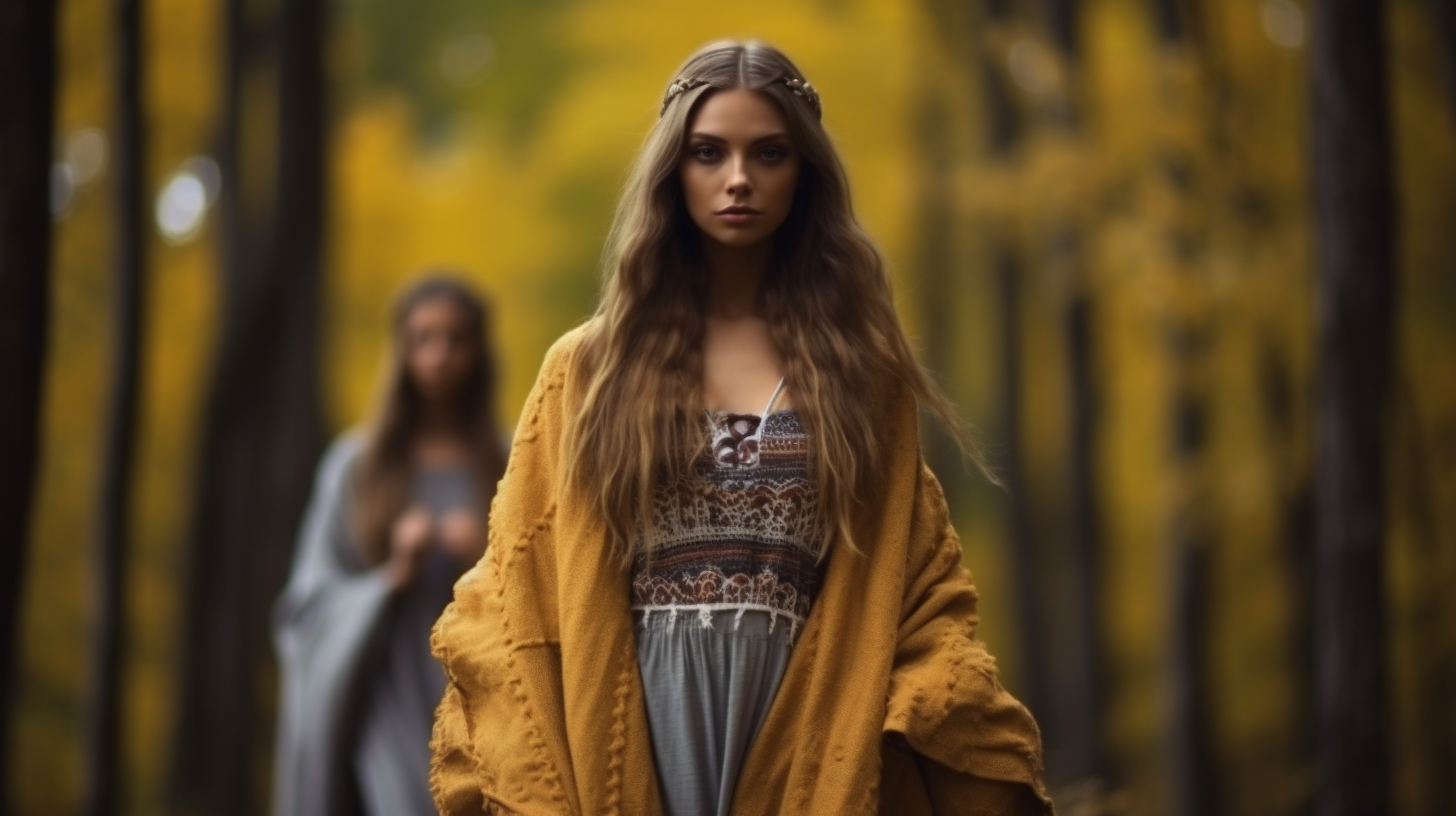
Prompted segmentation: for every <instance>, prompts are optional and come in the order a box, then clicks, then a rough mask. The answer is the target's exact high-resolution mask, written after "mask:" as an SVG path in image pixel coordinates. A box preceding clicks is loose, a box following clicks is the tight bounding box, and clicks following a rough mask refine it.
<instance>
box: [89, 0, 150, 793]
mask: <svg viewBox="0 0 1456 816" xmlns="http://www.w3.org/2000/svg"><path fill="white" fill-rule="evenodd" d="M114 10H115V15H116V17H115V26H116V28H115V39H114V43H115V48H116V76H115V80H114V81H115V83H116V84H115V86H114V87H115V93H116V102H115V111H116V113H115V116H116V121H115V124H114V127H113V129H112V130H113V133H112V144H113V146H114V147H113V150H114V155H115V157H116V158H115V160H114V161H113V163H112V166H113V167H114V168H115V173H116V175H115V182H114V183H115V188H114V189H115V196H116V201H115V218H114V221H113V223H114V225H115V226H114V228H113V230H112V241H113V248H112V256H113V263H114V264H115V274H114V279H113V280H114V283H113V290H112V302H113V303H114V304H115V309H114V312H113V318H112V319H113V326H112V336H113V338H114V341H113V342H114V345H113V346H112V349H111V352H112V361H111V394H110V398H109V403H108V405H107V411H106V417H107V430H106V443H105V444H106V451H105V454H104V455H103V458H102V465H101V495H100V500H99V502H98V510H97V528H96V562H95V569H96V621H95V630H94V631H95V635H94V637H95V641H94V647H93V648H94V656H93V660H94V661H95V662H94V666H93V674H92V682H93V683H94V684H95V685H94V687H93V692H92V693H93V695H94V696H93V698H92V709H91V712H90V716H91V721H90V723H89V729H88V732H89V733H88V745H87V776H88V779H87V790H86V802H85V805H84V811H85V812H86V813H87V814H90V815H91V816H104V814H110V813H115V812H117V811H118V809H119V808H120V807H121V798H122V795H121V794H122V790H121V786H120V782H121V778H122V777H121V773H120V768H119V767H118V761H119V758H120V754H119V750H118V749H119V746H120V741H121V696H122V694H121V692H122V689H121V683H122V676H123V672H122V668H123V666H122V661H123V658H124V656H125V654H126V592H125V587H126V556H127V553H128V551H129V550H130V542H131V535H130V532H129V528H130V520H131V495H132V490H131V486H132V482H133V476H134V473H133V470H134V460H135V458H136V457H135V452H136V436H137V425H138V422H137V403H138V401H139V395H140V392H141V383H142V376H143V374H142V360H141V337H142V324H143V309H142V307H143V302H144V299H145V286H144V284H145V280H144V273H145V266H146V259H145V252H144V247H145V246H146V233H145V229H146V225H145V221H144V218H145V216H144V213H145V208H144V206H143V204H142V196H143V192H142V184H143V179H144V178H145V172H144V166H143V158H142V157H143V139H144V127H143V122H142V118H143V108H142V101H141V54H142V41H141V38H142V8H141V2H140V0H117V2H116V3H115V5H114Z"/></svg>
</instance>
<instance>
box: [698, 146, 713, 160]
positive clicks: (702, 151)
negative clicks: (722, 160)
mask: <svg viewBox="0 0 1456 816" xmlns="http://www.w3.org/2000/svg"><path fill="white" fill-rule="evenodd" d="M693 157H694V158H696V159H699V160H700V161H713V160H714V159H716V158H718V148H716V147H713V146H712V145H698V146H697V147H695V148H693Z"/></svg>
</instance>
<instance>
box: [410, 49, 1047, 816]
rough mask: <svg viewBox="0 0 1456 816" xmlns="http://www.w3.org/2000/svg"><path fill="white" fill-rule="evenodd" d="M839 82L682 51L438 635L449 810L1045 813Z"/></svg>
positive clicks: (766, 61)
mask: <svg viewBox="0 0 1456 816" xmlns="http://www.w3.org/2000/svg"><path fill="white" fill-rule="evenodd" d="M820 116H821V108H820V100H819V95H818V92H817V91H816V90H815V89H814V87H813V86H812V85H811V84H810V83H809V82H807V81H806V80H805V78H804V75H803V74H802V73H801V72H800V71H799V69H798V68H797V67H795V66H794V64H793V63H792V62H790V61H789V60H788V59H787V58H786V57H785V56H784V55H783V54H782V53H780V52H779V51H777V50H775V49H773V48H771V47H769V46H766V45H763V44H760V43H747V44H739V43H717V44H714V45H710V46H708V47H706V48H704V49H702V50H700V51H699V52H698V53H697V54H695V55H693V56H692V57H690V58H689V59H688V61H687V62H686V63H685V64H684V65H683V66H682V68H681V69H680V70H679V71H678V73H677V74H676V77H675V78H674V79H673V81H672V82H671V84H669V85H668V87H667V90H666V92H665V93H664V96H663V99H662V107H661V112H660V114H659V120H658V123H657V125H656V127H654V128H653V130H652V131H651V133H650V134H649V135H648V137H647V142H646V144H645V146H644V148H643V150H642V152H641V154H640V156H639V158H638V162H637V164H636V166H635V168H634V170H633V172H632V175H631V176H630V179H629V181H628V184H627V188H626V191H625V193H624V195H623V199H622V202H621V205H620V208H619V209H618V212H617V220H616V224H615V227H614V229H613V232H612V234H611V238H610V242H609V246H608V250H607V252H606V269H605V273H606V287H605V290H604V293H603V297H602V302H601V305H600V307H599V308H598V310H597V314H596V316H595V317H594V318H592V319H591V320H590V321H588V322H587V323H586V324H585V325H583V326H581V327H579V328H577V329H575V330H573V331H572V332H570V333H568V334H567V335H566V336H565V337H563V338H562V339H561V340H559V341H558V342H557V343H556V345H555V346H554V347H553V348H552V349H551V351H550V352H548V353H547V356H546V361H545V363H544V365H543V366H542V370H541V374H540V377H539V379H538V380H537V383H536V387H535V389H534V390H533V392H532V395H531V397H530V398H529V400H528V402H527V404H526V407H525V410H524V412H523V413H522V419H521V423H520V425H519V426H518V429H517V433H516V439H515V442H514V445H513V447H512V452H511V462H510V466H509V469H508V472H507V474H506V477H505V478H504V480H503V481H502V482H501V495H500V497H499V498H498V499H497V502H496V506H495V507H494V508H493V510H492V517H491V520H490V535H491V539H492V545H491V549H490V553H489V554H488V555H487V557H486V558H485V559H483V560H482V561H481V564H480V565H479V566H477V567H476V568H475V569H474V570H472V571H471V572H470V573H469V574H467V575H466V576H465V577H464V578H463V579H461V581H460V583H459V584H458V585H457V588H456V596H455V601H454V603H452V604H451V605H450V607H449V608H448V609H447V610H446V612H445V614H444V615H443V616H442V617H441V618H440V622H439V624H438V625H437V629H436V633H435V638H434V646H435V654H436V655H437V656H438V657H439V658H440V660H441V661H442V663H443V664H444V665H445V667H446V670H447V672H448V674H449V678H450V682H449V685H448V687H447V690H446V694H445V699H444V701H443V702H442V704H441V706H440V710H439V714H438V719H437V721H436V725H435V729H436V730H435V741H434V750H435V764H434V768H433V771H432V787H433V789H434V791H435V797H436V802H437V804H438V806H439V808H440V811H441V812H442V813H445V814H466V813H471V814H478V813H480V812H481V811H482V810H485V811H486V812H490V813H498V812H499V813H513V814H514V813H532V814H537V813H539V814H558V813H592V814H595V813H623V814H632V815H633V816H654V815H655V814H660V813H667V814H670V815H671V816H715V815H716V816H728V814H779V813H793V814H834V815H835V816H841V815H842V814H849V813H856V814H863V813H871V812H876V811H878V812H882V813H895V814H917V813H930V812H944V813H966V814H983V815H984V816H992V814H1025V815H1026V816H1031V815H1032V814H1036V815H1037V816H1040V815H1041V814H1046V813H1049V812H1050V809H1051V800H1050V798H1049V797H1048V796H1047V793H1046V790H1045V788H1044V787H1043V784H1042V772H1041V746H1040V739H1039V735H1038V733H1037V727H1036V723H1035V722H1034V720H1033V719H1032V718H1031V716H1030V714H1029V713H1028V712H1027V711H1026V709H1025V708H1024V707H1022V706H1021V705H1020V703H1018V702H1017V701H1016V700H1014V699H1013V698H1012V697H1011V696H1010V695H1008V694H1007V693H1006V692H1005V691H1004V690H1003V689H1002V688H1001V686H1000V684H999V683H998V681H997V675H996V668H995V662H994V660H993V659H992V658H991V657H990V655H989V654H987V652H986V649H985V647H984V645H983V644H982V643H981V642H980V641H978V640H976V639H975V626H976V623H977V612H976V591H975V588H974V587H973V586H972V585H971V582H970V578H969V575H968V574H967V573H966V571H965V570H964V569H963V568H962V567H961V565H960V563H961V547H960V542H959V539H958V538H957V537H956V535H955V531H954V530H952V529H951V527H950V523H949V515H948V511H947V508H946V502H945V497H944V494H943V493H942V492H941V490H940V486H939V485H938V483H937V482H936V480H935V477H934V476H933V475H932V474H931V473H930V471H929V470H927V469H926V467H925V466H924V464H923V462H922V459H921V456H920V447H919V441H918V425H917V409H918V408H919V407H922V406H923V407H924V408H926V409H928V410H929V411H930V412H931V413H933V414H935V415H937V416H938V417H940V418H941V419H942V420H943V421H944V423H945V424H946V425H947V426H948V427H949V428H950V429H951V430H953V431H956V432H958V433H959V434H960V438H961V439H962V440H963V441H964V442H965V444H966V446H967V447H966V449H967V450H968V452H969V453H970V454H971V456H972V457H973V458H975V457H976V456H977V455H976V452H975V448H974V445H972V444H971V443H970V442H969V440H968V438H967V436H966V434H965V431H964V429H963V425H962V424H961V422H960V420H959V419H958V418H957V416H956V414H955V411H954V409H953V408H952V407H951V406H950V404H949V403H948V402H947V400H946V398H945V397H944V395H943V394H942V393H941V391H940V390H939V389H938V388H937V387H936V386H935V384H934V383H933V382H932V381H931V379H930V378H929V377H928V376H927V375H926V373H925V372H924V371H923V370H922V369H921V368H920V366H919V365H918V364H917V363H916V361H915V358H914V356H913V354H912V353H911V351H910V347H909V344H908V343H907V341H906V338H905V334H904V331H903V330H902V328H901V326H900V322H899V319H898V317H897V316H896V314H895V310H894V303H893V300H892V298H891V294H890V286H889V277H888V275H887V274H886V271H885V267H884V262H883V260H882V259H881V257H880V254H879V252H878V250H877V249H876V248H875V246H874V244H873V243H872V242H871V241H870V239H869V237H868V236H867V235H866V234H865V233H864V231H863V230H862V229H861V228H860V227H859V225H858V224H857V223H856V221H855V219H854V215H853V212H852V208H851V205H850V198H849V188H848V182H847V180H846V178H845V175H844V170H843V167H842V165H841V163H840V161H839V158H838V156H837V155H836V153H835V150H834V147H833V145H832V144H831V143H830V141H829V137H828V135H827V134H826V132H825V130H824V126H823V124H822V123H821V121H820Z"/></svg>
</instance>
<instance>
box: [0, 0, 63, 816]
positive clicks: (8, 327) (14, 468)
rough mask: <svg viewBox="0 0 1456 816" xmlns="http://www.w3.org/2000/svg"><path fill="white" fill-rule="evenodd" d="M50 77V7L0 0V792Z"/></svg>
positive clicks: (32, 391) (46, 249) (38, 327)
mask: <svg viewBox="0 0 1456 816" xmlns="http://www.w3.org/2000/svg"><path fill="white" fill-rule="evenodd" d="M55 80H56V4H55V3H54V2H49V1H48V0H36V1H35V2H25V3H7V4H5V5H4V6H3V7H0V104H3V106H4V108H3V113H0V144H3V145H5V149H4V150H3V151H0V236H3V238H0V383H3V384H4V387H3V388H0V797H3V796H4V795H5V792H6V791H8V790H9V786H8V784H7V782H8V779H7V775H8V773H9V770H10V767H11V763H10V754H9V750H8V749H9V746H10V740H9V739H8V735H9V733H10V713H11V711H12V705H13V704H12V700H13V696H14V691H15V688H14V685H13V684H14V682H15V677H16V674H17V670H18V669H19V660H18V654H19V642H20V639H19V634H20V595H21V580H22V578H23V577H24V575H25V562H26V558H25V553H26V546H27V543H28V542H29V538H30V516H31V504H32V500H33V498H34V496H35V486H36V473H37V464H38V463H39V459H40V431H41V417H40V409H41V393H42V387H43V384H44V379H45V378H44V374H45V360H46V345H47V342H46V341H47V336H46V333H47V330H48V324H49V318H50V286H49V281H50V265H51V211H50V205H49V200H50V171H51V145H52V143H53V142H54V140H55V137H54V130H55ZM0 802H3V799H0Z"/></svg>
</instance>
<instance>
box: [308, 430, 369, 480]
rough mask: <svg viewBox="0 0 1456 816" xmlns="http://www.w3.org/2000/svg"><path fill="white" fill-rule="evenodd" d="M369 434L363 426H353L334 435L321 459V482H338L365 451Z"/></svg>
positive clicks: (319, 475) (319, 477)
mask: <svg viewBox="0 0 1456 816" xmlns="http://www.w3.org/2000/svg"><path fill="white" fill-rule="evenodd" d="M366 439H367V434H366V433H365V430H364V429H363V428H362V427H353V428H349V429H348V430H346V431H344V432H343V433H341V434H339V435H338V436H336V437H334V441H332V442H330V443H329V446H328V448H326V449H325V450H324V455H323V457H322V458H321V459H320V460H319V467H318V481H319V483H320V484H338V483H339V482H341V481H343V479H344V477H345V475H347V474H348V473H349V471H350V470H351V469H352V468H353V467H354V463H355V462H357V461H359V456H360V455H361V454H362V453H363V452H364V445H365V441H366Z"/></svg>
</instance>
